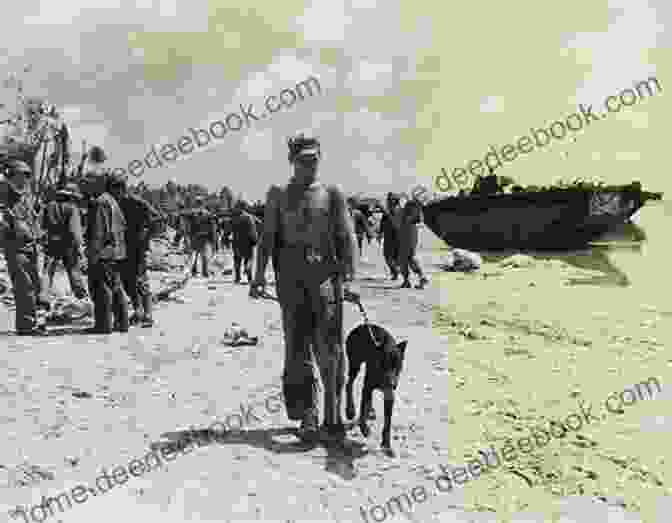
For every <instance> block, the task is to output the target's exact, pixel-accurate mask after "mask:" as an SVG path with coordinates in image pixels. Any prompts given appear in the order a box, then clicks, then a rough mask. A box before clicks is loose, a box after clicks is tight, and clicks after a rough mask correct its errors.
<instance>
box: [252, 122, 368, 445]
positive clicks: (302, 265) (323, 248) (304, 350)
mask: <svg viewBox="0 0 672 523" xmlns="http://www.w3.org/2000/svg"><path fill="white" fill-rule="evenodd" d="M288 145H289V161H290V162H291V163H292V165H293V166H294V176H293V177H292V178H291V179H290V181H289V183H288V184H287V185H286V186H284V187H279V186H275V185H274V186H272V187H271V188H270V190H269V192H268V194H267V198H266V206H265V213H264V228H263V237H262V238H263V239H262V242H261V245H260V248H259V254H258V260H257V273H256V277H255V282H254V284H253V285H252V287H251V289H250V296H251V297H252V298H257V297H261V296H264V295H265V289H266V266H267V264H268V260H269V257H272V258H273V260H274V269H275V270H276V278H277V292H278V301H279V302H280V307H281V309H282V320H283V330H284V335H285V368H284V372H283V378H282V383H283V385H282V387H283V395H284V398H285V406H286V409H287V414H288V417H289V419H291V420H296V421H299V420H300V421H301V427H300V429H299V437H300V438H301V439H302V440H304V441H315V439H316V438H317V437H318V436H319V432H318V424H319V418H318V410H317V380H316V377H315V375H314V373H313V362H314V361H315V360H317V364H318V367H319V369H320V374H321V375H322V383H323V384H324V409H325V412H324V426H323V435H324V436H325V437H326V438H328V439H338V440H342V439H343V438H344V437H345V427H344V425H343V422H342V418H341V394H342V390H343V384H344V381H345V355H344V351H343V298H344V293H348V294H351V293H350V291H349V288H348V285H349V284H348V283H344V279H345V281H346V282H349V281H351V280H352V279H353V277H354V271H355V269H354V252H355V245H354V231H353V226H352V221H351V218H350V216H349V215H348V209H347V206H346V203H345V198H344V197H343V194H342V192H341V191H340V190H339V189H338V188H336V187H333V186H325V185H323V184H322V183H320V182H319V181H318V178H317V165H318V162H319V159H320V143H319V141H318V140H317V139H315V138H308V137H305V136H303V135H298V136H296V137H294V138H291V139H290V140H289V141H288Z"/></svg>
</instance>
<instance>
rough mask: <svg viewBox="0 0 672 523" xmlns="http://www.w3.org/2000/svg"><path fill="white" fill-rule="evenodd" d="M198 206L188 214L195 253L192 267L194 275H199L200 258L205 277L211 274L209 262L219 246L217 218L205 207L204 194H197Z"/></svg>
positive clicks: (196, 203)
mask: <svg viewBox="0 0 672 523" xmlns="http://www.w3.org/2000/svg"><path fill="white" fill-rule="evenodd" d="M194 203H195V205H196V208H195V209H193V210H192V211H191V212H190V213H189V215H188V220H187V221H188V224H189V225H188V233H189V244H190V247H191V249H192V251H193V252H194V253H195V256H194V262H193V265H192V267H191V274H192V276H197V275H198V271H197V267H198V259H199V257H200V259H201V273H202V275H203V277H204V278H208V277H209V276H210V271H209V270H208V264H209V262H210V258H211V257H212V254H213V251H214V250H215V248H216V246H217V220H216V218H215V216H214V215H213V214H212V213H211V212H210V211H208V210H207V209H206V208H205V202H204V199H203V197H202V196H197V197H196V199H195V201H194Z"/></svg>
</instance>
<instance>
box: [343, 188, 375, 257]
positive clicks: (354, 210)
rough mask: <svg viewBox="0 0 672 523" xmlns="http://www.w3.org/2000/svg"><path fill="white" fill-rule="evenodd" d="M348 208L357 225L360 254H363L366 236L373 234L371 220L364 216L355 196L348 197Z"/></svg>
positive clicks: (356, 233)
mask: <svg viewBox="0 0 672 523" xmlns="http://www.w3.org/2000/svg"><path fill="white" fill-rule="evenodd" d="M348 208H349V210H350V216H351V217H352V221H353V223H354V226H355V235H356V236H357V247H358V248H359V255H360V256H362V254H363V249H364V236H367V237H368V236H369V235H370V234H371V232H370V230H369V222H368V221H367V219H366V216H364V213H363V212H362V210H361V209H360V208H359V206H358V205H357V200H356V199H355V198H348Z"/></svg>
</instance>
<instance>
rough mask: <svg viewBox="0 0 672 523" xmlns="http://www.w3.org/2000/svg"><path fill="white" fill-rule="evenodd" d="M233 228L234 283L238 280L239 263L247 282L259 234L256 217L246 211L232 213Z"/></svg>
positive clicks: (250, 273)
mask: <svg viewBox="0 0 672 523" xmlns="http://www.w3.org/2000/svg"><path fill="white" fill-rule="evenodd" d="M231 228H232V230H233V267H234V272H235V278H236V283H239V282H240V269H241V265H242V266H243V268H244V270H245V276H247V280H248V282H251V281H252V257H253V256H254V247H255V245H256V244H257V241H258V239H259V235H258V232H257V218H256V217H254V216H252V215H251V214H249V213H248V212H246V211H241V212H240V213H239V214H237V215H234V217H233V220H232V222H231Z"/></svg>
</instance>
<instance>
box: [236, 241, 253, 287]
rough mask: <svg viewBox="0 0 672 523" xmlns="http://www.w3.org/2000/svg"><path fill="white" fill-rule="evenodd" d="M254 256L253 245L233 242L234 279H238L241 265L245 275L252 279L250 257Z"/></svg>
mask: <svg viewBox="0 0 672 523" xmlns="http://www.w3.org/2000/svg"><path fill="white" fill-rule="evenodd" d="M253 256H254V245H252V246H250V245H236V244H235V243H234V244H233V271H234V274H235V278H236V280H240V269H241V265H242V268H243V270H244V271H245V276H246V277H247V279H248V280H249V281H252V258H253Z"/></svg>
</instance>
